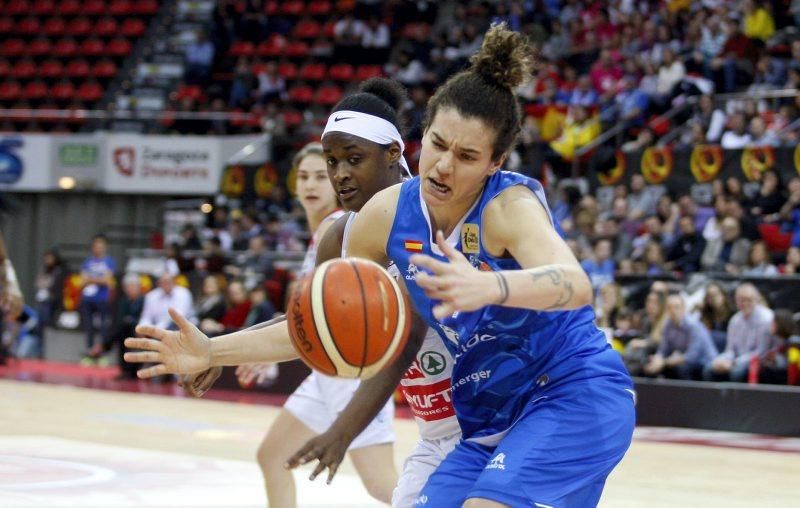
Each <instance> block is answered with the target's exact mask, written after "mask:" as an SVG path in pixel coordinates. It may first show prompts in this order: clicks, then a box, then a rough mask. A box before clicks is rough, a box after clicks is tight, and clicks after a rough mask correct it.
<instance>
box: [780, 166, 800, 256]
mask: <svg viewBox="0 0 800 508" xmlns="http://www.w3.org/2000/svg"><path fill="white" fill-rule="evenodd" d="M780 216H781V219H783V220H784V221H785V222H786V227H787V228H788V229H790V230H791V231H792V247H800V179H798V178H792V179H791V180H790V181H789V198H788V199H787V200H786V203H784V204H783V206H782V207H781V211H780Z"/></svg>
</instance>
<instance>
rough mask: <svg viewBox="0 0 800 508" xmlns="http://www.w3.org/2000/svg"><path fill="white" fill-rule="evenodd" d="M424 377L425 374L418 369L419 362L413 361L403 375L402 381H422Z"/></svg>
mask: <svg viewBox="0 0 800 508" xmlns="http://www.w3.org/2000/svg"><path fill="white" fill-rule="evenodd" d="M424 377H425V373H424V372H422V369H420V367H419V360H414V363H412V364H411V366H410V367H409V368H408V370H407V371H406V373H405V374H403V378H404V379H422V378H424Z"/></svg>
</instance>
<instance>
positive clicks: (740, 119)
mask: <svg viewBox="0 0 800 508" xmlns="http://www.w3.org/2000/svg"><path fill="white" fill-rule="evenodd" d="M752 141H753V137H752V136H751V135H750V133H749V132H747V119H746V118H745V116H744V113H734V114H733V115H732V116H731V119H730V128H729V129H728V130H726V131H725V133H724V134H723V135H722V139H720V145H722V148H724V149H726V150H738V149H741V148H744V147H746V146H747V145H749V144H751V143H752Z"/></svg>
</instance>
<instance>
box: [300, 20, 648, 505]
mask: <svg viewBox="0 0 800 508" xmlns="http://www.w3.org/2000/svg"><path fill="white" fill-rule="evenodd" d="M528 55H529V52H528V48H527V46H526V44H525V43H524V42H523V40H522V37H521V36H520V35H519V34H516V33H514V32H511V31H509V30H508V29H507V28H506V27H505V26H504V25H499V26H494V27H492V28H491V29H490V30H489V32H488V33H487V34H486V37H485V39H484V42H483V47H482V48H481V50H480V52H479V53H478V54H477V55H475V56H473V57H472V59H471V67H470V68H469V69H468V70H466V71H464V72H461V73H459V74H457V75H455V76H453V77H452V78H451V79H449V80H448V81H447V82H446V83H445V84H444V85H443V86H442V87H440V88H439V89H438V91H437V92H436V94H435V95H434V96H433V98H432V99H431V101H430V102H429V104H428V109H427V119H426V128H425V132H424V137H423V143H422V153H421V157H420V170H419V173H420V174H419V177H418V178H415V179H413V180H410V181H407V182H405V183H403V184H402V185H397V186H394V187H391V188H389V189H387V190H385V191H382V192H380V193H379V194H377V195H376V196H375V197H374V198H373V199H372V200H370V202H369V203H367V204H366V205H365V206H364V208H363V209H362V211H361V213H359V215H358V216H357V217H356V219H355V221H354V223H353V226H352V230H351V233H350V236H349V239H348V243H347V246H346V248H347V253H348V255H350V256H356V257H364V258H368V259H372V260H374V261H376V262H379V263H382V264H385V263H387V262H388V260H391V261H393V262H394V263H395V264H396V266H397V268H398V269H399V271H400V272H401V273H403V274H405V277H404V279H405V282H406V286H407V289H408V291H409V293H410V295H411V297H412V300H413V302H414V306H415V308H416V310H417V312H418V313H419V314H421V316H422V317H423V318H424V319H425V320H426V321H427V323H428V324H429V325H430V326H431V327H433V328H435V329H437V330H438V331H439V332H440V335H441V337H442V339H443V340H444V342H445V343H446V344H447V346H448V348H449V350H450V351H451V353H452V354H453V356H454V357H455V366H454V368H453V375H452V395H451V397H452V400H453V404H454V406H455V409H456V414H457V417H458V421H459V423H460V425H461V430H462V432H463V439H462V440H461V441H460V442H459V444H458V445H457V446H456V448H455V449H454V450H453V451H452V452H451V453H450V454H449V455H448V456H447V457H446V458H445V459H444V461H443V462H442V463H441V464H440V466H439V467H438V468H437V470H436V471H435V472H434V473H433V474H432V475H431V476H430V478H429V479H428V482H427V484H426V486H425V487H424V488H423V490H422V493H421V494H420V495H419V497H418V498H417V500H416V502H415V506H421V507H431V508H443V507H453V508H456V507H461V506H465V507H470V508H475V507H481V508H493V507H505V506H510V507H523V506H525V507H530V506H535V507H540V508H547V507H559V508H563V507H575V508H584V507H589V506H596V505H597V503H598V500H599V499H600V495H601V493H602V490H603V486H604V483H605V480H606V477H607V476H608V474H609V473H610V472H611V470H612V469H613V468H614V467H615V466H616V464H617V463H618V462H619V461H620V460H621V459H622V457H623V455H624V454H625V452H626V450H627V449H628V446H629V445H630V442H631V437H632V433H633V427H634V420H635V415H634V392H633V385H632V382H631V380H630V378H629V376H628V374H627V372H626V370H625V367H624V366H623V364H622V361H621V360H620V357H619V355H618V354H616V353H615V352H614V351H613V350H612V349H611V348H610V347H609V345H608V344H607V342H606V339H605V337H604V335H603V333H602V332H601V331H600V330H599V329H598V328H597V327H596V326H595V324H594V313H593V311H592V308H591V306H590V305H591V303H592V288H591V284H590V282H589V279H588V277H587V275H586V273H585V272H584V271H583V270H582V268H581V266H580V265H579V264H578V261H577V260H576V259H575V257H574V256H573V254H572V252H571V251H570V249H569V247H568V246H567V244H566V243H565V242H564V241H563V240H562V238H561V237H560V236H559V233H558V231H557V227H556V225H555V224H554V222H553V218H552V215H551V213H550V210H549V208H548V206H547V202H546V200H545V195H544V192H543V189H542V186H541V185H540V184H539V183H538V182H537V181H535V180H533V179H530V178H527V177H524V176H521V175H519V174H515V173H508V172H504V171H501V169H500V168H501V166H502V164H503V162H504V161H505V159H506V155H507V154H508V151H509V150H510V149H511V147H512V145H513V143H514V141H515V138H516V137H517V134H518V132H519V130H520V108H519V105H518V103H517V101H516V98H515V96H514V90H515V89H516V87H517V86H518V85H519V84H520V83H521V82H522V80H523V78H524V77H525V76H526V75H528V73H529V72H530V63H529V57H528ZM355 400H359V404H360V406H359V407H358V408H355V407H348V408H346V409H345V411H344V412H343V413H342V415H341V419H342V420H345V419H347V418H349V417H350V415H351V414H353V411H356V410H357V411H358V412H360V413H361V414H362V421H363V420H366V418H368V415H369V414H372V413H373V412H374V411H375V408H376V407H379V406H380V404H381V403H382V402H383V401H382V400H381V399H376V400H374V401H368V398H367V397H359V394H358V393H357V394H356V396H355V397H354V401H355ZM367 409H368V410H369V412H368V413H366V414H364V412H365V410H367ZM367 421H368V420H367ZM336 427H337V426H336V424H335V425H334V428H336ZM357 430H358V427H356V428H352V429H349V430H348V432H345V433H342V436H344V437H346V436H347V435H351V434H352V433H353V432H356V431H357ZM321 437H322V436H321ZM335 438H336V436H327V442H331V441H334V440H335ZM322 444H324V443H322ZM340 446H341V445H340ZM326 457H327V451H326V450H325V447H324V446H320V442H319V441H317V442H316V443H315V444H314V446H308V447H306V448H304V449H301V450H300V452H298V454H296V455H295V457H293V458H292V459H291V462H292V463H296V462H300V463H304V462H307V461H309V460H313V459H318V458H319V459H321V460H327V459H326Z"/></svg>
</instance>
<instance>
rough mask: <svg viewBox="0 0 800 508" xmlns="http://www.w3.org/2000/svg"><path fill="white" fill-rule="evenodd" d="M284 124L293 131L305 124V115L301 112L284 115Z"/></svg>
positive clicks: (287, 112)
mask: <svg viewBox="0 0 800 508" xmlns="http://www.w3.org/2000/svg"><path fill="white" fill-rule="evenodd" d="M283 123H284V124H286V127H288V128H290V129H293V128H295V127H297V126H298V125H300V124H301V123H303V115H302V113H300V112H299V111H295V110H290V111H285V112H284V113H283Z"/></svg>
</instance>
